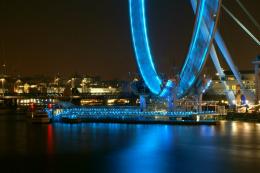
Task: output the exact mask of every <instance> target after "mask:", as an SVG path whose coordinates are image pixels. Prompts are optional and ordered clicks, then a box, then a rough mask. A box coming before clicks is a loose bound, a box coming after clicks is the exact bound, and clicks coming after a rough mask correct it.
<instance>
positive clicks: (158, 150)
mask: <svg viewBox="0 0 260 173" xmlns="http://www.w3.org/2000/svg"><path fill="white" fill-rule="evenodd" d="M10 118H12V120H10ZM13 118H14V116H5V117H1V116H0V137H1V138H0V139H1V140H0V146H1V147H0V158H2V159H3V160H6V157H7V156H8V157H9V158H10V157H12V156H14V157H15V158H18V160H19V162H21V161H22V160H23V159H24V157H22V158H20V157H19V155H22V156H30V157H33V161H34V164H35V165H37V164H38V166H43V165H42V162H39V158H38V157H37V156H38V155H42V154H43V155H47V156H48V163H49V164H44V167H46V166H49V167H50V169H54V170H59V172H60V170H67V168H66V167H64V157H65V159H68V160H69V162H68V163H69V164H68V165H69V167H70V168H71V170H78V169H79V170H80V171H81V172H83V171H86V172H88V170H89V169H95V170H96V172H100V171H101V172H113V173H117V172H118V173H119V172H120V173H121V172H126V173H128V172H145V173H146V172H148V173H150V172H151V173H153V172H159V173H160V172H198V173H201V172H216V173H217V172H232V171H233V170H236V171H235V172H254V170H259V169H260V165H259V160H260V125H259V124H255V123H243V122H221V124H220V125H219V126H171V125H127V124H102V123H100V124H99V123H86V124H83V123H82V124H62V123H53V124H49V125H32V124H30V123H27V122H24V121H21V120H19V121H16V120H15V119H13ZM46 139H47V141H46ZM34 156H35V157H36V158H34ZM12 159H14V158H12ZM19 162H18V163H19ZM25 162H26V164H27V161H25ZM26 164H22V165H23V168H25V170H27V169H30V168H31V166H32V164H30V165H28V166H29V167H26ZM79 165H80V166H79ZM19 168H21V167H19ZM233 172H234V171H233ZM255 172H257V171H255Z"/></svg>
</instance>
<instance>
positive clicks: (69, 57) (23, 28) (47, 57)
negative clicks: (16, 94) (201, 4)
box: [0, 0, 260, 79]
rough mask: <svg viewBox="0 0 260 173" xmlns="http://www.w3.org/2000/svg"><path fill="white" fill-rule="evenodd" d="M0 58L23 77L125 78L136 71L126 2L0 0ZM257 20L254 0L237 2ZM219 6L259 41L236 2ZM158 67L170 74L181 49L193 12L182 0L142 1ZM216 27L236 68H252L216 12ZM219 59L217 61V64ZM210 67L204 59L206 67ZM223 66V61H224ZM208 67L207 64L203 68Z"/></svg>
mask: <svg viewBox="0 0 260 173" xmlns="http://www.w3.org/2000/svg"><path fill="white" fill-rule="evenodd" d="M0 2H1V3H0V5H1V6H0V17H1V18H0V31H1V32H0V41H1V42H0V43H1V47H0V51H1V52H0V62H1V63H5V64H6V65H7V67H8V71H9V73H12V74H20V75H23V76H29V75H35V74H46V75H55V74H57V73H60V74H61V75H65V76H69V75H71V74H73V73H84V74H89V75H100V76H101V77H103V78H105V79H114V78H121V79H124V78H127V76H128V72H136V71H137V69H136V63H135V59H134V52H133V48H132V42H131V34H130V33H131V32H130V26H129V15H128V0H0ZM241 2H243V3H244V5H245V6H246V7H247V9H248V10H250V12H251V14H252V15H253V16H254V17H255V18H256V20H258V22H260V13H259V7H260V1H259V0H241ZM224 4H225V5H226V6H227V7H228V8H229V9H230V10H231V11H232V12H234V13H235V15H236V16H237V17H239V19H240V20H241V21H242V22H243V23H244V24H245V25H246V26H247V27H248V28H249V29H250V30H251V31H252V32H253V33H254V34H255V35H256V36H258V38H259V39H260V32H259V30H257V29H256V27H255V26H254V25H253V24H252V23H251V22H250V21H249V19H248V18H247V17H246V16H245V15H244V13H242V11H241V10H240V8H239V6H238V5H237V4H236V3H235V0H224ZM147 7H148V10H147V12H148V14H147V15H148V19H147V20H148V24H149V35H150V43H151V46H152V48H153V50H152V51H153V54H154V58H155V62H156V63H157V68H158V69H159V71H160V72H163V73H168V74H169V73H170V72H171V70H172V69H173V67H177V68H180V67H181V65H182V63H183V61H184V57H185V56H186V54H187V50H188V47H189V42H190V39H191V35H192V27H193V24H194V15H193V13H192V9H191V6H190V4H189V0H147ZM219 27H220V30H221V33H222V34H223V37H224V39H225V41H226V43H227V46H228V48H229V50H230V52H231V54H232V55H233V57H234V61H235V62H236V65H237V66H238V67H239V68H240V69H252V64H251V60H253V58H254V57H256V55H257V54H260V48H259V47H257V45H256V43H254V42H253V41H252V40H251V39H250V38H249V37H248V36H247V35H246V34H244V32H243V31H242V30H241V29H240V28H239V27H238V26H237V25H236V24H235V23H234V22H233V20H232V19H231V18H230V17H229V16H228V15H227V14H226V13H225V12H223V11H222V14H221V18H220V23H219ZM222 62H223V61H222ZM211 66H212V64H211V62H210V61H208V66H207V67H211ZM225 67H226V66H225ZM209 69H212V68H209Z"/></svg>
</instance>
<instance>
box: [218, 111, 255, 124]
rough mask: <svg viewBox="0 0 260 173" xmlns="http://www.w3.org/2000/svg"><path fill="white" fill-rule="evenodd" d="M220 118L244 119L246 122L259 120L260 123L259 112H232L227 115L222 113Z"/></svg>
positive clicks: (230, 119) (229, 119)
mask: <svg viewBox="0 0 260 173" xmlns="http://www.w3.org/2000/svg"><path fill="white" fill-rule="evenodd" d="M219 119H220V120H228V121H244V122H257V123H260V114H259V113H250V114H249V113H235V112H230V113H228V114H227V115H221V116H220V118H219Z"/></svg>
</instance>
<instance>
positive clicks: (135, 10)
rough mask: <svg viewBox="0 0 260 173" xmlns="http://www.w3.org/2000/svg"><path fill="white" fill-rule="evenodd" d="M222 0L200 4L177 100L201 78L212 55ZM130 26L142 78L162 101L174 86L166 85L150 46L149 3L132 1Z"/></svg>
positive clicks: (139, 0) (202, 0)
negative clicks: (204, 67)
mask: <svg viewBox="0 0 260 173" xmlns="http://www.w3.org/2000/svg"><path fill="white" fill-rule="evenodd" d="M220 6H221V0H198V5H197V13H196V20H195V26H194V32H193V36H192V40H191V43H190V48H189V51H188V54H187V57H186V60H185V63H184V65H183V68H182V70H181V72H180V81H179V83H178V86H177V88H176V91H177V97H178V98H182V97H184V96H185V95H186V94H187V93H188V91H189V90H190V89H191V88H192V86H193V85H194V83H195V81H196V79H197V78H198V76H199V74H200V72H201V70H202V68H203V66H204V64H205V62H206V59H207V56H208V53H209V50H210V47H211V44H212V41H213V38H214V34H215V30H216V26H217V21H218V16H219V12H220ZM129 11H130V22H131V31H132V39H133V45H134V46H133V47H134V50H135V57H136V61H137V64H138V68H139V71H140V74H141V76H142V78H143V80H144V82H145V84H146V86H147V87H148V88H149V89H150V91H151V92H152V93H153V94H155V95H157V96H160V97H165V96H167V95H168V94H170V93H171V92H170V90H171V88H173V87H174V83H173V82H172V81H170V80H168V82H167V83H166V84H163V81H162V79H161V78H160V76H159V75H158V73H157V71H156V68H155V65H154V62H153V57H152V53H151V49H150V46H149V39H148V34H147V25H146V10H145V0H129Z"/></svg>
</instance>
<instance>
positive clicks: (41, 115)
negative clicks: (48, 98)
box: [31, 111, 51, 123]
mask: <svg viewBox="0 0 260 173" xmlns="http://www.w3.org/2000/svg"><path fill="white" fill-rule="evenodd" d="M31 121H32V123H50V122H51V119H50V118H49V116H48V113H47V112H45V111H36V112H34V113H32V118H31Z"/></svg>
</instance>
